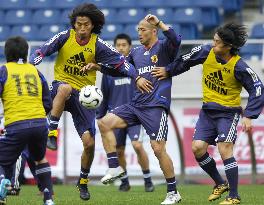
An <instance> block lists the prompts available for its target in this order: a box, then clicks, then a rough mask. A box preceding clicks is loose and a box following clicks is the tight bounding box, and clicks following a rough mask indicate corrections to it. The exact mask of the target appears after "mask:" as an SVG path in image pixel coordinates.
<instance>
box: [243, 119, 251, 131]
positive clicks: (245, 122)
mask: <svg viewBox="0 0 264 205" xmlns="http://www.w3.org/2000/svg"><path fill="white" fill-rule="evenodd" d="M251 129H252V122H251V119H250V118H247V117H243V118H242V131H243V132H249V131H250V130H251Z"/></svg>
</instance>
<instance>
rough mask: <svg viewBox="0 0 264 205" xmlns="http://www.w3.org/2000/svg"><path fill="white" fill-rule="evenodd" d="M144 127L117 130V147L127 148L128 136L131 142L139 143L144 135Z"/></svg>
mask: <svg viewBox="0 0 264 205" xmlns="http://www.w3.org/2000/svg"><path fill="white" fill-rule="evenodd" d="M142 129H143V128H142V126H141V125H135V126H131V127H127V128H124V129H115V130H114V133H115V137H116V146H125V145H126V138H127V136H128V137H129V138H130V140H131V141H138V140H139V138H140V136H141V134H142Z"/></svg>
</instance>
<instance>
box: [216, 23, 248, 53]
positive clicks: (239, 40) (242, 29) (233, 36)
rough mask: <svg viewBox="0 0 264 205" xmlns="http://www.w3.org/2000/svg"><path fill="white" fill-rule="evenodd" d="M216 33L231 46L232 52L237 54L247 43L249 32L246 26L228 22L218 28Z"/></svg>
mask: <svg viewBox="0 0 264 205" xmlns="http://www.w3.org/2000/svg"><path fill="white" fill-rule="evenodd" d="M216 33H217V34H218V36H219V37H220V38H221V39H222V41H223V42H224V44H226V45H229V46H231V50H230V54H231V55H237V54H238V52H239V49H240V48H241V47H242V46H243V45H244V44H245V43H246V41H247V38H248V34H247V31H246V26H244V25H239V24H236V23H234V22H232V23H227V24H225V25H224V26H222V27H219V28H217V29H216Z"/></svg>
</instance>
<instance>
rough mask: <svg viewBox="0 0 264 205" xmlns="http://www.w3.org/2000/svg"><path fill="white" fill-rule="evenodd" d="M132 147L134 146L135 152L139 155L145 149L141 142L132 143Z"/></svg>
mask: <svg viewBox="0 0 264 205" xmlns="http://www.w3.org/2000/svg"><path fill="white" fill-rule="evenodd" d="M132 145H133V148H134V150H135V152H137V153H139V152H140V151H141V150H142V149H143V146H142V143H141V142H132Z"/></svg>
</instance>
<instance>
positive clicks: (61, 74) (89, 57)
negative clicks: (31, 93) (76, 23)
mask: <svg viewBox="0 0 264 205" xmlns="http://www.w3.org/2000/svg"><path fill="white" fill-rule="evenodd" d="M75 35H76V32H75V31H74V30H73V29H71V30H70V36H69V38H68V40H67V41H66V43H65V44H64V45H63V47H62V48H61V49H60V50H59V52H58V56H57V59H56V62H55V73H54V75H55V80H58V81H63V82H67V83H69V84H70V85H71V86H72V87H73V88H75V89H77V90H80V88H82V87H83V86H85V85H94V84H95V80H96V71H86V72H82V71H81V68H82V67H84V66H85V65H86V64H87V63H91V62H93V63H94V62H95V44H96V40H97V35H96V34H92V35H91V38H90V41H89V42H88V43H87V44H86V45H84V46H81V45H79V44H78V43H77V42H76V38H75Z"/></svg>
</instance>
